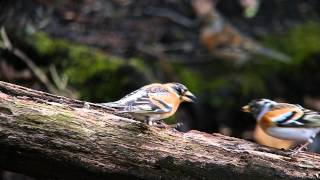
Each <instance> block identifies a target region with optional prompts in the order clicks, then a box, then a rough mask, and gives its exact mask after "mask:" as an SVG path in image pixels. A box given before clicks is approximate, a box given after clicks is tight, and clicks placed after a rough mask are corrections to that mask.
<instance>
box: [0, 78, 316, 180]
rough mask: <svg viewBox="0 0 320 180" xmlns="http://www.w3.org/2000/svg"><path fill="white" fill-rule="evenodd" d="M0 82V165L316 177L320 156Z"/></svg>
mask: <svg viewBox="0 0 320 180" xmlns="http://www.w3.org/2000/svg"><path fill="white" fill-rule="evenodd" d="M89 104H90V106H88V104H86V103H84V102H82V101H77V100H71V99H68V98H65V97H60V96H55V95H51V94H47V93H44V92H39V91H35V90H31V89H28V88H24V87H21V86H17V85H13V84H9V83H5V82H0V168H2V169H6V170H11V171H16V172H21V173H25V174H29V175H32V176H38V177H45V178H63V179H67V178H68V179H70V178H72V179H106V178H111V179H318V177H319V173H320V156H318V155H316V154H311V153H299V154H298V155H297V156H296V157H295V158H290V157H289V156H288V155H289V152H288V151H282V150H275V149H270V148H267V147H263V146H260V145H257V144H255V143H251V142H248V141H245V140H241V139H237V138H232V137H227V136H223V135H219V134H206V133H202V132H198V131H190V132H188V133H180V132H176V131H173V130H170V129H159V128H156V127H150V126H147V125H145V124H144V123H140V122H137V121H134V120H132V119H130V118H128V117H121V116H119V115H116V113H114V112H113V111H112V110H111V109H106V108H103V107H99V106H98V105H94V104H92V103H89Z"/></svg>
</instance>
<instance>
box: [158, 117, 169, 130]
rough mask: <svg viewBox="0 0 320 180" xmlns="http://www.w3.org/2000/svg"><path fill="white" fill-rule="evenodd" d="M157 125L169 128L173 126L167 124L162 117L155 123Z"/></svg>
mask: <svg viewBox="0 0 320 180" xmlns="http://www.w3.org/2000/svg"><path fill="white" fill-rule="evenodd" d="M154 126H155V127H158V128H162V129H167V128H171V126H170V125H167V124H166V123H165V122H164V121H163V120H162V119H161V120H157V121H156V123H155V124H154Z"/></svg>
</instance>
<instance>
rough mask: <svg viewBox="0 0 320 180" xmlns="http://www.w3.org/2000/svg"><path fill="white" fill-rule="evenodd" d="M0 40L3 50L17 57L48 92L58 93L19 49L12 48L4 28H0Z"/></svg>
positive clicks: (43, 74)
mask: <svg viewBox="0 0 320 180" xmlns="http://www.w3.org/2000/svg"><path fill="white" fill-rule="evenodd" d="M1 38H2V40H3V43H2V44H3V45H4V47H3V48H4V49H7V50H8V51H10V52H11V53H12V54H13V55H15V56H17V57H18V58H19V59H21V60H22V61H23V62H24V63H25V64H26V65H27V66H28V67H29V68H30V69H31V71H32V72H33V74H34V75H35V76H36V77H37V78H38V79H39V80H40V81H41V82H42V83H43V84H44V85H45V86H46V88H47V89H48V91H49V92H51V93H54V94H58V93H59V91H58V90H57V89H56V88H55V87H54V85H53V84H51V82H50V80H49V79H48V77H47V76H46V74H45V73H44V72H43V71H42V70H41V69H40V68H39V67H38V66H37V65H36V64H35V63H33V61H32V60H31V58H29V57H28V56H27V55H26V54H25V53H24V52H22V51H21V50H20V49H18V48H16V47H14V46H13V45H12V43H11V41H10V39H9V37H8V35H7V33H6V31H5V29H4V27H2V28H1Z"/></svg>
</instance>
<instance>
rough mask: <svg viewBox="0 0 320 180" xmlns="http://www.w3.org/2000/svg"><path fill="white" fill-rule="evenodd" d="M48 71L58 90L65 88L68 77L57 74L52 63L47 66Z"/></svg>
mask: <svg viewBox="0 0 320 180" xmlns="http://www.w3.org/2000/svg"><path fill="white" fill-rule="evenodd" d="M49 71H50V74H51V77H52V80H53V82H54V84H55V85H56V87H58V89H59V90H65V89H66V87H67V84H68V77H67V76H62V77H60V76H59V75H58V72H57V69H56V66H55V65H53V64H52V65H50V66H49Z"/></svg>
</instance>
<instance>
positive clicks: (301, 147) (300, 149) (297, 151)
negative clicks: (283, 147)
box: [290, 142, 310, 157]
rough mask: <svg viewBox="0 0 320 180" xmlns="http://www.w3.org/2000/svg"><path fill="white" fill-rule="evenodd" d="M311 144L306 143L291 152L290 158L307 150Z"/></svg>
mask: <svg viewBox="0 0 320 180" xmlns="http://www.w3.org/2000/svg"><path fill="white" fill-rule="evenodd" d="M309 144H310V142H306V143H304V144H303V145H299V146H297V147H295V148H294V149H292V150H291V153H290V157H294V156H295V155H297V154H298V153H300V152H301V151H302V150H303V149H307V146H308V145H309Z"/></svg>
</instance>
